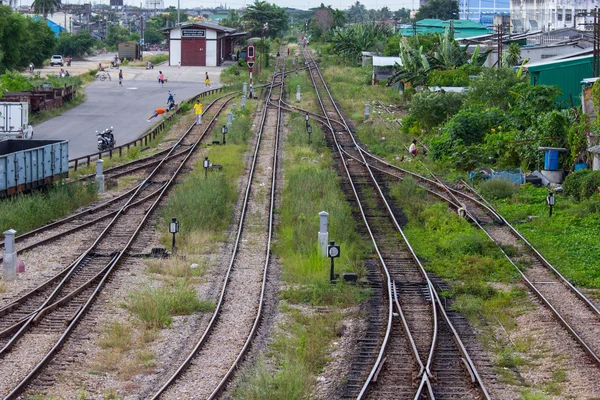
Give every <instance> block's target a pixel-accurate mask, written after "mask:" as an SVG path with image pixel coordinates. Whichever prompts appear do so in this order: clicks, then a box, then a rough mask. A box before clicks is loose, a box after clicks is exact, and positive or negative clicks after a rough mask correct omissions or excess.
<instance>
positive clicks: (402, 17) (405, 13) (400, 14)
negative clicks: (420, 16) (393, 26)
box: [394, 7, 410, 22]
mask: <svg viewBox="0 0 600 400" xmlns="http://www.w3.org/2000/svg"><path fill="white" fill-rule="evenodd" d="M394 19H395V20H396V21H399V22H405V21H408V20H409V19H410V10H408V9H406V8H404V7H402V8H401V9H399V10H398V11H396V12H395V13H394Z"/></svg>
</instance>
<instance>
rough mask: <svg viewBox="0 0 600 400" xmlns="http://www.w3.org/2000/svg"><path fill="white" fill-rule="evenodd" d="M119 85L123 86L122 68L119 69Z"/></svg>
mask: <svg viewBox="0 0 600 400" xmlns="http://www.w3.org/2000/svg"><path fill="white" fill-rule="evenodd" d="M119 86H123V70H122V69H120V70H119Z"/></svg>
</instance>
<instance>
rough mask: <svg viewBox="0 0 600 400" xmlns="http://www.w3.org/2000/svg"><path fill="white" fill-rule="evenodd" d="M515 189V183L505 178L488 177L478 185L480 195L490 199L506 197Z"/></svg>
mask: <svg viewBox="0 0 600 400" xmlns="http://www.w3.org/2000/svg"><path fill="white" fill-rule="evenodd" d="M516 190H517V188H516V187H515V185H514V184H513V183H512V182H510V181H507V180H506V179H489V180H487V181H485V182H483V183H482V184H481V185H479V192H480V193H481V195H482V196H484V197H488V198H492V199H506V198H508V197H511V196H512V195H513V193H515V191H516Z"/></svg>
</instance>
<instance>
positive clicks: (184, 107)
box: [179, 101, 192, 113]
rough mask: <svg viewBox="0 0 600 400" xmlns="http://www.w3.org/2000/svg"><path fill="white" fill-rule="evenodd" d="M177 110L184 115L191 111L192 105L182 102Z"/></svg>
mask: <svg viewBox="0 0 600 400" xmlns="http://www.w3.org/2000/svg"><path fill="white" fill-rule="evenodd" d="M179 109H180V110H181V112H182V113H186V112H188V111H190V110H191V109H192V105H191V104H190V103H188V102H187V101H182V102H181V104H179Z"/></svg>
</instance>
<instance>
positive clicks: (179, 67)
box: [177, 61, 181, 69]
mask: <svg viewBox="0 0 600 400" xmlns="http://www.w3.org/2000/svg"><path fill="white" fill-rule="evenodd" d="M177 69H181V61H179V66H178V67H177Z"/></svg>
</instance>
